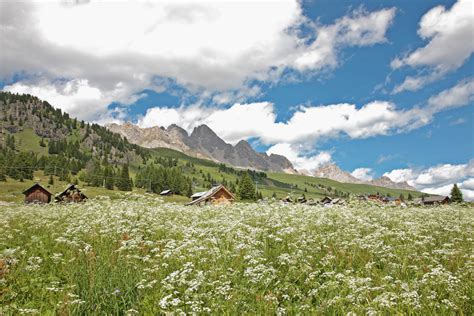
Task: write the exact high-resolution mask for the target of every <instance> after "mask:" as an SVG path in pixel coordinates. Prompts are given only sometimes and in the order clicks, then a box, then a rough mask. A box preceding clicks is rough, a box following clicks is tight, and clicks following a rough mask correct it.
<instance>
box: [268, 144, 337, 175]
mask: <svg viewBox="0 0 474 316" xmlns="http://www.w3.org/2000/svg"><path fill="white" fill-rule="evenodd" d="M298 146H300V147H301V145H291V144H288V143H280V144H276V145H273V146H272V147H270V148H269V149H268V150H267V154H268V155H270V154H278V155H283V156H285V157H286V158H288V160H290V161H291V163H292V164H293V166H294V167H295V168H296V169H297V170H300V171H310V172H311V171H313V170H314V169H316V168H317V167H319V166H321V165H324V164H325V163H328V162H330V161H331V153H330V152H328V151H321V152H319V153H317V154H313V155H304V154H301V152H304V149H303V148H295V147H298Z"/></svg>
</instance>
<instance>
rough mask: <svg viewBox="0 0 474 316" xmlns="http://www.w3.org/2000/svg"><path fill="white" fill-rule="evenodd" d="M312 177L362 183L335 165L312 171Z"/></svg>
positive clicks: (331, 164) (323, 166) (325, 165)
mask: <svg viewBox="0 0 474 316" xmlns="http://www.w3.org/2000/svg"><path fill="white" fill-rule="evenodd" d="M314 176H315V177H319V178H329V179H332V180H335V181H338V182H346V183H363V181H362V180H360V179H357V178H356V177H354V176H353V175H351V174H350V173H349V172H346V171H343V170H341V168H339V167H338V166H337V165H336V164H335V163H327V164H324V165H322V166H320V167H319V168H317V169H316V170H315V171H314Z"/></svg>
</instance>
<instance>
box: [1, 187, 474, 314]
mask: <svg viewBox="0 0 474 316" xmlns="http://www.w3.org/2000/svg"><path fill="white" fill-rule="evenodd" d="M473 241H474V210H473V209H472V207H466V206H440V207H432V208H422V207H408V208H398V207H380V206H375V205H369V204H359V203H357V202H351V203H349V204H348V205H346V206H338V207H332V208H324V207H321V206H306V205H283V204H280V203H276V202H275V203H258V204H257V203H254V204H244V203H236V204H234V205H231V206H206V207H201V208H199V207H187V206H182V205H178V204H172V203H163V202H162V201H161V200H160V199H157V198H154V197H151V196H138V195H133V194H129V195H126V196H124V198H123V199H119V200H110V199H108V198H98V199H94V200H91V201H88V202H86V203H84V204H63V205H53V204H52V205H44V206H40V205H11V206H2V207H1V209H0V315H13V314H15V315H17V314H59V315H68V314H80V315H84V314H121V315H135V314H137V315H150V314H166V313H168V314H219V315H220V314H232V315H234V314H272V315H273V314H278V315H294V314H311V315H394V314H418V315H433V314H439V315H449V314H457V315H472V314H473V312H474V308H473V304H474V300H473V297H474V242H473Z"/></svg>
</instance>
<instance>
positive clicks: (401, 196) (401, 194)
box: [399, 193, 405, 201]
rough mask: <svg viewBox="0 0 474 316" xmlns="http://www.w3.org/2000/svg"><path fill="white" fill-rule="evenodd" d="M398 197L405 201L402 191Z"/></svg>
mask: <svg viewBox="0 0 474 316" xmlns="http://www.w3.org/2000/svg"><path fill="white" fill-rule="evenodd" d="M399 199H400V201H405V196H404V195H403V193H400V197H399Z"/></svg>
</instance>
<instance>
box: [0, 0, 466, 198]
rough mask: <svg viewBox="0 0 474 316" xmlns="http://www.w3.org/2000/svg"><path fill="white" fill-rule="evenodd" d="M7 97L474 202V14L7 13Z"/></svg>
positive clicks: (66, 9) (411, 5) (54, 7)
mask: <svg viewBox="0 0 474 316" xmlns="http://www.w3.org/2000/svg"><path fill="white" fill-rule="evenodd" d="M0 15H1V18H0V47H1V50H0V88H1V89H3V90H7V91H13V92H19V93H31V94H34V95H37V96H39V97H40V98H43V99H45V100H48V101H49V102H50V103H51V104H53V105H54V106H56V107H59V108H61V109H63V110H64V111H67V112H69V113H70V114H71V115H73V116H77V117H78V118H80V119H84V120H86V121H91V122H92V121H94V122H99V123H101V124H104V123H107V122H113V121H115V122H124V121H131V122H133V123H136V124H138V125H140V126H142V127H150V126H155V125H160V126H168V125H170V124H173V123H174V124H178V125H180V126H182V127H184V128H185V129H187V130H188V131H192V129H193V128H194V127H195V126H197V125H199V124H207V125H209V126H210V127H211V128H212V129H213V130H215V131H216V132H217V134H218V135H220V136H221V137H222V138H223V139H225V140H226V141H228V142H231V143H235V142H237V141H238V140H240V139H247V140H248V141H249V142H250V143H251V144H252V145H253V146H254V147H255V148H256V149H257V150H259V151H266V152H268V153H279V154H283V155H285V156H287V157H288V158H289V159H290V160H291V161H292V162H293V163H294V165H295V166H296V167H297V168H300V169H306V170H313V169H315V168H316V167H317V166H318V165H321V164H323V163H327V162H335V163H337V164H338V165H339V166H340V167H341V168H343V169H345V170H348V171H350V172H352V173H353V175H355V176H357V177H359V178H363V179H371V178H372V177H379V176H382V175H387V176H389V177H390V178H391V179H392V180H395V181H408V182H409V183H410V184H411V185H413V186H415V187H416V188H418V189H420V190H423V191H425V192H430V193H439V194H447V193H449V189H450V187H451V185H452V183H455V182H457V183H458V184H459V185H460V186H461V187H462V189H463V192H464V194H465V196H466V197H468V198H470V199H474V160H473V158H474V136H473V135H474V128H473V124H474V123H473V119H474V116H473V113H474V112H473V106H472V105H473V101H474V74H473V67H474V61H473V58H472V53H473V51H474V0H458V1H441V0H424V1H410V0H402V1H391V0H386V1H342V0H338V1H333V0H310V1H291V0H272V1H267V0H257V1H250V0H247V1H237V0H233V1H225V0H224V1H212V0H211V1H206V2H198V1H181V0H174V1H160V2H158V1H120V0H114V1H106V0H104V1H93V0H91V1H87V0H75V1H73V0H63V1H13V0H12V1H9V0H2V1H1V2H0Z"/></svg>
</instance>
